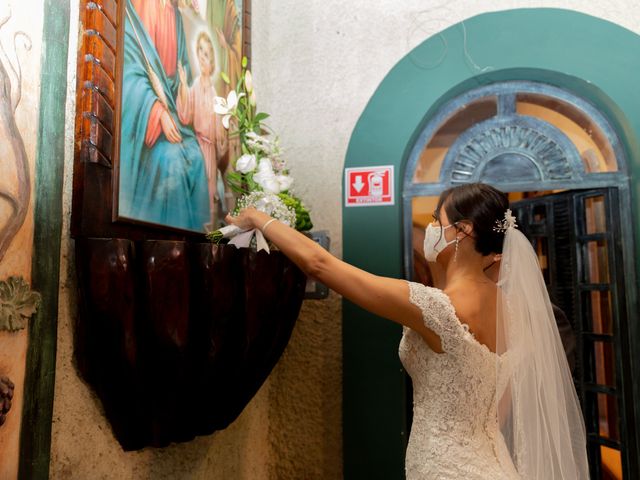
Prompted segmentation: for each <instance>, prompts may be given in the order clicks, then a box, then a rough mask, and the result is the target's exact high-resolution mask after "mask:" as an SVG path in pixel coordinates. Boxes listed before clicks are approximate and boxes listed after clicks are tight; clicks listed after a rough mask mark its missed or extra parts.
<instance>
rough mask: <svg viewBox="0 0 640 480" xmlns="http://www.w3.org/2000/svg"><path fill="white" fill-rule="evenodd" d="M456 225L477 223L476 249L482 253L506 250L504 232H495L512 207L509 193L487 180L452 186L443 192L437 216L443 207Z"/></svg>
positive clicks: (451, 222)
mask: <svg viewBox="0 0 640 480" xmlns="http://www.w3.org/2000/svg"><path fill="white" fill-rule="evenodd" d="M441 208H444V211H445V212H446V213H447V217H449V223H450V224H453V223H456V222H460V221H462V220H467V221H469V222H471V224H473V231H474V238H475V240H476V245H475V248H476V251H477V252H479V253H481V254H482V255H489V254H490V253H502V244H503V242H504V233H500V232H495V231H494V230H493V227H495V226H496V220H503V219H504V214H505V211H506V210H507V209H508V208H509V197H508V196H507V194H506V193H504V192H501V191H500V190H497V189H495V188H493V187H492V186H491V185H487V184H486V183H468V184H465V185H460V186H458V187H452V188H449V189H447V190H445V191H444V192H442V194H441V195H440V199H439V200H438V206H437V207H436V215H438V214H439V212H440V209H441Z"/></svg>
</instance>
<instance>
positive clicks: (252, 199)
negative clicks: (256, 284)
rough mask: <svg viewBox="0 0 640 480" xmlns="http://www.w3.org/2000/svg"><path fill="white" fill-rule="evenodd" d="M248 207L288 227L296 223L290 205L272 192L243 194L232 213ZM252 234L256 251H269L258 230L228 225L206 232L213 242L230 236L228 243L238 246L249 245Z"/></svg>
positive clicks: (294, 214)
mask: <svg viewBox="0 0 640 480" xmlns="http://www.w3.org/2000/svg"><path fill="white" fill-rule="evenodd" d="M248 207H253V208H255V209H256V210H260V211H261V212H264V213H266V214H267V215H269V216H271V217H273V218H275V219H276V220H279V221H281V222H282V223H284V224H285V225H288V226H290V227H293V226H294V225H295V223H296V212H295V210H294V209H293V208H292V207H288V206H287V205H285V203H284V202H283V201H282V199H281V198H280V197H279V196H278V195H274V194H273V193H268V192H260V191H255V192H251V193H249V194H246V195H243V196H242V197H240V199H239V200H238V203H237V205H236V209H235V212H234V213H237V212H239V211H240V210H242V209H243V208H248ZM254 235H255V239H256V247H257V249H258V251H260V250H266V251H267V252H269V246H268V245H267V241H266V240H265V238H264V236H263V235H262V232H261V231H260V230H255V229H252V230H242V229H241V228H240V227H236V226H235V225H228V226H226V227H222V228H220V229H218V230H215V231H213V232H210V233H208V234H207V237H208V238H209V240H211V241H212V242H214V243H220V242H221V241H222V240H223V239H224V238H231V239H232V240H231V241H230V242H229V243H230V244H231V245H235V246H236V247H238V248H240V247H248V246H250V245H251V240H252V239H253V238H254Z"/></svg>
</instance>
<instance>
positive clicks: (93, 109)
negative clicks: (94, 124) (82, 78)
mask: <svg viewBox="0 0 640 480" xmlns="http://www.w3.org/2000/svg"><path fill="white" fill-rule="evenodd" d="M79 107H80V108H82V110H81V111H82V112H84V113H83V115H82V117H83V120H82V121H81V123H82V128H83V129H85V128H86V127H87V126H86V125H84V122H85V120H86V119H87V118H88V117H91V118H94V119H96V120H97V121H99V122H100V123H101V124H102V126H103V127H104V128H105V129H107V131H108V132H109V133H111V134H113V131H114V117H113V109H112V108H111V107H110V106H109V104H108V103H107V101H106V100H105V99H104V97H103V96H102V95H100V94H99V93H98V92H96V91H95V90H87V92H86V95H83V96H82V97H81V104H80V105H79Z"/></svg>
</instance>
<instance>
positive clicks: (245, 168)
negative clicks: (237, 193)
mask: <svg viewBox="0 0 640 480" xmlns="http://www.w3.org/2000/svg"><path fill="white" fill-rule="evenodd" d="M255 169H256V156H255V155H250V154H248V153H245V154H244V155H242V156H241V157H240V158H239V159H238V160H237V161H236V170H237V171H238V172H240V173H249V172H253V171H254V170H255Z"/></svg>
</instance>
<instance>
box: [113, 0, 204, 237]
mask: <svg viewBox="0 0 640 480" xmlns="http://www.w3.org/2000/svg"><path fill="white" fill-rule="evenodd" d="M124 48H125V54H124V67H123V82H122V83H123V85H122V114H121V141H120V177H119V187H120V189H119V203H118V214H119V216H121V217H126V218H130V219H135V220H141V221H144V222H148V223H153V224H160V225H164V226H171V227H176V228H181V229H187V230H195V231H203V230H204V225H205V224H207V223H209V222H210V217H211V214H210V210H209V199H208V197H209V191H208V186H207V175H206V172H205V165H204V159H203V156H202V151H201V150H200V147H199V145H198V141H197V140H196V136H195V133H194V131H193V129H192V128H191V127H190V126H188V125H183V124H181V123H180V120H179V118H178V114H177V108H176V97H177V92H178V87H179V85H180V79H179V74H178V70H179V69H178V66H179V65H181V66H182V67H183V69H184V71H185V72H186V74H187V78H188V81H189V82H191V68H190V65H189V59H188V55H187V47H186V42H185V35H184V30H183V25H182V18H181V16H180V11H179V10H178V8H177V7H176V6H175V2H173V1H171V0H126V14H125V32H124Z"/></svg>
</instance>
